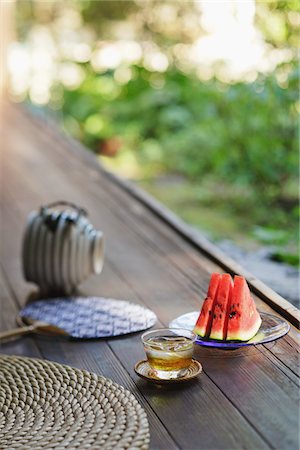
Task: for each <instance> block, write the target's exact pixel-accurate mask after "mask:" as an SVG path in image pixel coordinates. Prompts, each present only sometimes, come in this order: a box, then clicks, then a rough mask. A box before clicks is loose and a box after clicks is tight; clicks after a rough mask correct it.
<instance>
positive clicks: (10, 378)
mask: <svg viewBox="0 0 300 450" xmlns="http://www.w3.org/2000/svg"><path fill="white" fill-rule="evenodd" d="M148 446H149V426H148V421H147V417H146V413H145V411H144V410H143V408H142V407H141V406H140V404H139V403H138V401H137V400H136V399H135V397H134V396H133V395H132V394H131V393H130V392H129V391H127V390H126V389H124V388H123V387H121V386H119V385H118V384H116V383H114V382H113V381H111V380H109V379H107V378H104V377H101V376H97V375H95V374H93V373H89V372H86V371H85V370H79V369H75V368H72V367H69V366H65V365H61V364H56V363H52V362H50V361H43V360H39V359H33V358H23V357H15V356H1V357H0V448H1V449H9V450H14V449H22V450H38V449H53V450H54V449H55V450H64V449H80V450H85V449H93V450H96V449H101V450H102V449H105V450H106V449H113V450H114V449H147V448H148Z"/></svg>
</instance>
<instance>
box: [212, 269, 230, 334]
mask: <svg viewBox="0 0 300 450" xmlns="http://www.w3.org/2000/svg"><path fill="white" fill-rule="evenodd" d="M232 287H233V282H232V278H231V276H230V274H229V273H224V274H223V275H222V277H221V280H220V283H219V287H218V291H217V296H216V300H215V305H214V310H213V319H212V325H211V331H210V335H209V337H210V338H211V339H218V340H221V341H222V340H225V339H226V334H227V324H228V317H229V306H230V300H231V293H232Z"/></svg>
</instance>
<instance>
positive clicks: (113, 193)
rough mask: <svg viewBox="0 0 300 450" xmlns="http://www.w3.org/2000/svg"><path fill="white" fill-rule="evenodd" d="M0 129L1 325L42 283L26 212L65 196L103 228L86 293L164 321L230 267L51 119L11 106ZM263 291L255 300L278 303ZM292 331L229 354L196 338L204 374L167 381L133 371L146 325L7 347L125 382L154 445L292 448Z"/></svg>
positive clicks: (193, 304)
mask: <svg viewBox="0 0 300 450" xmlns="http://www.w3.org/2000/svg"><path fill="white" fill-rule="evenodd" d="M16 124H17V126H16ZM2 138H3V146H2V147H1V170H2V180H3V181H2V185H3V189H2V193H1V213H2V217H3V218H4V220H2V221H1V224H0V225H1V240H2V245H1V249H0V261H1V264H2V267H3V274H4V276H3V277H2V281H1V279H0V281H1V284H0V287H2V285H4V286H5V288H3V289H2V293H4V294H3V295H2V298H1V300H2V303H3V304H4V305H5V311H4V314H3V318H4V324H2V327H3V329H5V327H10V326H12V325H13V322H14V316H15V314H16V312H17V309H18V308H19V307H20V306H21V305H23V304H24V303H25V302H26V299H27V297H28V295H29V293H30V292H31V291H32V290H33V289H35V287H34V285H32V284H29V283H26V282H25V281H24V279H23V275H22V266H21V260H20V249H21V244H22V233H23V230H24V227H25V222H26V217H27V215H28V213H29V212H30V211H31V210H33V209H37V208H38V207H40V206H41V205H42V204H46V203H49V202H51V201H55V200H59V199H64V200H68V201H73V202H75V203H77V204H78V205H81V206H83V207H85V208H86V209H87V210H88V211H89V215H90V219H91V222H92V223H93V225H94V226H95V227H96V228H100V229H102V230H103V231H104V234H105V239H106V258H105V265H104V270H103V272H102V274H101V276H92V277H90V278H89V279H88V280H87V282H86V283H84V284H83V285H81V286H80V290H79V293H80V294H83V295H99V296H109V297H115V298H120V299H128V300H132V301H134V302H136V303H140V304H143V305H146V306H148V307H149V308H151V309H152V310H153V311H154V312H155V313H156V314H157V316H158V318H159V322H158V324H157V326H167V325H168V323H169V322H170V320H172V319H174V318H175V317H177V316H178V315H180V314H183V313H185V312H188V311H193V310H199V309H200V307H201V301H202V299H203V297H204V295H205V292H206V289H207V285H208V282H209V278H210V274H211V272H213V271H218V272H222V271H223V270H224V269H225V267H224V266H222V265H221V264H219V263H218V262H217V261H216V259H215V258H211V257H210V256H209V255H208V254H207V252H205V251H200V249H199V248H197V246H195V245H193V244H192V243H191V242H190V241H189V240H187V239H184V238H183V237H181V236H180V234H178V232H177V231H176V230H175V229H174V226H173V225H172V226H171V227H170V225H169V224H168V223H167V220H165V219H163V220H162V218H161V217H160V216H159V214H157V213H156V212H155V211H153V208H149V207H148V206H147V205H146V204H145V202H144V200H143V201H141V199H140V198H138V196H137V195H135V194H133V193H131V192H130V190H128V189H127V188H126V189H125V188H124V187H122V189H121V188H120V186H121V185H120V183H116V180H115V179H114V177H110V176H107V175H106V174H104V172H103V171H102V170H101V169H100V168H99V167H98V166H97V164H96V163H95V158H94V157H93V155H91V154H89V153H88V152H86V151H85V152H83V151H82V149H81V148H80V146H77V145H75V144H74V143H73V142H69V141H68V140H66V139H65V138H61V137H60V135H59V133H55V132H54V131H53V129H52V128H49V129H48V128H47V126H44V125H43V124H42V123H41V124H40V125H39V126H37V122H36V121H33V120H31V119H30V116H28V115H24V114H23V113H22V112H21V111H20V110H18V109H16V108H8V109H7V111H6V117H5V127H4V128H3V129H2ZM256 293H257V295H255V294H254V296H255V301H256V303H257V305H258V307H259V309H261V310H262V311H265V312H272V313H274V310H273V309H272V308H271V307H270V306H269V305H268V304H266V303H265V301H264V296H263V295H262V294H261V293H260V292H259V291H256ZM296 338H297V332H296V330H295V329H294V328H293V329H292V331H291V333H289V335H288V336H286V337H284V338H283V339H280V340H279V341H277V342H276V343H272V344H267V345H265V346H258V347H257V348H255V347H251V348H247V349H243V350H235V351H230V352H226V351H222V350H210V349H206V348H203V347H200V346H197V348H196V351H195V356H196V358H197V359H198V360H199V361H200V362H201V363H202V365H203V374H202V375H201V377H199V378H198V379H197V380H195V381H194V382H193V383H191V384H189V385H186V386H185V387H177V388H173V387H172V388H167V389H166V388H165V387H157V386H155V385H151V384H149V383H147V382H145V381H143V380H141V379H139V378H138V376H137V375H136V374H135V373H134V370H133V366H134V364H135V363H136V361H137V360H139V359H142V358H144V352H143V348H142V345H141V342H140V333H136V334H132V335H129V336H124V337H120V338H114V339H108V340H103V339H102V340H97V341H90V342H88V341H83V342H74V341H66V340H63V339H55V340H54V339H50V338H48V337H41V336H40V337H35V338H30V337H27V338H23V339H22V340H20V341H18V343H17V342H15V343H14V344H9V345H15V347H11V348H9V347H5V349H4V352H6V351H7V352H16V354H27V355H29V356H30V355H31V353H32V356H33V355H36V356H40V357H41V356H42V357H44V358H47V359H51V360H54V361H58V362H62V363H67V364H70V365H74V366H76V367H79V368H85V369H87V370H91V371H93V372H96V373H98V374H102V375H104V376H107V377H109V378H112V379H113V380H114V381H116V382H117V383H119V384H122V385H123V386H125V387H126V388H128V389H129V390H130V391H131V392H133V393H134V395H135V396H136V398H137V399H138V400H139V401H140V403H141V404H142V405H143V407H144V408H145V410H146V411H147V414H148V418H149V422H150V429H151V448H153V449H155V448H159V449H166V450H167V449H175V448H181V449H186V450H194V449H195V450H197V449H200V448H203V449H204V450H205V449H212V450H213V449H240V448H245V449H253V448H255V449H260V448H261V449H264V448H277V449H278V450H279V449H280V450H281V449H292V450H293V449H297V448H298V444H299V442H298V433H297V430H298V422H297V421H298V417H299V414H298V393H299V390H298V388H299V386H298V367H299V364H298V363H299V354H298V344H297V342H296ZM5 345H6V344H5Z"/></svg>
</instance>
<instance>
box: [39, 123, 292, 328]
mask: <svg viewBox="0 0 300 450" xmlns="http://www.w3.org/2000/svg"><path fill="white" fill-rule="evenodd" d="M39 123H40V124H43V122H39ZM45 131H46V132H47V133H48V134H49V135H50V136H51V137H52V138H54V139H56V141H59V142H60V144H62V138H61V136H59V135H58V133H57V132H56V129H54V127H53V126H52V124H51V123H50V122H48V123H47V127H45ZM65 141H66V142H70V143H71V145H66V147H67V146H68V147H69V148H70V147H71V146H72V151H75V152H76V153H77V155H78V156H79V157H80V158H81V159H83V160H84V161H85V162H86V163H89V164H90V165H91V166H95V159H94V160H93V158H89V157H88V155H84V153H87V152H86V151H85V150H84V149H83V148H82V146H81V145H80V144H79V143H78V142H76V141H74V140H73V139H72V138H70V137H65ZM98 170H100V169H99V168H98ZM101 172H102V174H103V175H105V176H106V177H107V178H108V179H109V180H111V181H112V182H113V184H115V185H116V184H117V185H119V186H120V187H121V188H122V189H123V190H125V191H127V193H130V195H131V196H132V197H134V198H136V199H138V200H139V202H140V203H141V204H143V205H144V206H145V207H146V208H148V209H150V210H151V211H152V212H153V213H154V214H155V215H156V216H157V217H159V218H160V219H161V220H163V221H164V222H165V223H166V224H167V225H168V226H169V227H170V228H172V229H173V230H174V231H175V232H176V233H177V234H178V235H180V236H181V237H182V238H183V239H185V240H186V241H187V242H189V243H190V244H192V245H193V247H194V248H197V250H199V251H200V252H201V253H203V254H205V255H206V256H207V257H208V258H209V259H211V260H212V261H214V262H215V263H217V264H218V266H219V267H221V268H222V269H224V270H225V271H227V272H229V273H231V274H232V275H234V274H240V275H243V276H244V277H245V278H246V279H247V282H248V284H249V286H250V287H251V289H252V291H253V292H254V293H255V294H256V295H257V296H258V297H260V298H261V299H262V300H263V301H264V302H266V303H267V304H269V305H270V306H271V307H272V308H273V309H274V310H275V311H277V312H279V313H280V314H281V315H282V316H283V317H285V318H286V319H287V320H289V321H290V322H291V323H292V324H293V325H294V326H296V327H297V328H298V329H299V323H300V310H299V309H298V308H296V307H295V306H294V305H292V304H291V303H290V302H288V301H287V300H285V299H284V298H283V297H281V296H280V295H279V294H277V293H276V292H274V291H273V290H272V289H270V288H269V287H268V286H266V285H265V284H264V283H263V282H261V281H260V280H258V279H257V278H256V277H255V276H254V275H253V274H251V273H250V272H249V271H247V270H246V269H245V268H244V267H242V266H240V265H239V264H238V263H236V262H235V261H234V260H232V259H231V258H229V257H228V256H227V255H225V254H224V253H223V252H222V251H221V250H219V249H217V247H215V246H214V245H213V244H212V243H210V242H209V241H208V240H207V239H205V238H204V237H201V236H200V235H199V233H196V232H195V231H194V230H193V229H192V228H191V227H189V226H188V225H187V224H186V223H184V222H183V221H182V220H180V219H179V218H178V216H176V215H175V214H173V213H172V212H171V211H170V210H168V209H167V208H166V207H164V206H163V205H162V204H161V203H159V202H158V201H157V200H155V199H154V198H153V197H151V196H150V195H148V194H147V193H146V192H144V191H142V190H140V189H139V188H138V187H137V186H135V185H134V184H132V183H130V182H129V181H127V180H124V179H121V178H120V177H118V176H117V175H115V174H113V173H111V172H108V171H106V170H104V169H103V168H102V169H101Z"/></svg>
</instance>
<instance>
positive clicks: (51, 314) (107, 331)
mask: <svg viewBox="0 0 300 450" xmlns="http://www.w3.org/2000/svg"><path fill="white" fill-rule="evenodd" d="M19 315H20V317H21V318H23V319H25V321H26V318H28V319H32V320H41V321H43V322H47V323H49V324H51V325H55V326H56V327H59V328H61V329H63V330H64V331H66V332H67V333H68V334H69V335H70V336H71V337H73V338H77V339H93V338H101V337H109V336H120V335H122V334H127V333H133V332H136V331H143V330H146V329H147V328H150V327H152V326H153V325H154V324H155V322H156V319H157V318H156V315H155V314H154V312H152V311H150V309H148V308H145V307H143V306H140V305H136V304H134V303H131V302H128V301H125V300H115V299H112V298H102V297H68V298H55V299H45V300H38V301H36V302H33V303H30V304H29V305H27V306H25V308H23V309H22V310H21V311H20V313H19Z"/></svg>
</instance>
